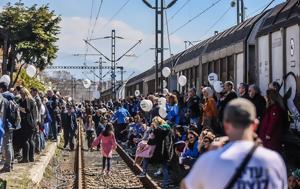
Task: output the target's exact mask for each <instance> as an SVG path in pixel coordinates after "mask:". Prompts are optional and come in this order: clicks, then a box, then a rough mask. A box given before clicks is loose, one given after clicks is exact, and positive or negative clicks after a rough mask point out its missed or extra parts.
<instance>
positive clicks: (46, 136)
mask: <svg viewBox="0 0 300 189" xmlns="http://www.w3.org/2000/svg"><path fill="white" fill-rule="evenodd" d="M234 86H235V85H234V83H232V82H230V81H227V82H225V83H224V91H223V92H221V93H216V92H215V90H214V89H213V88H211V87H210V86H203V87H201V89H200V90H197V89H195V88H191V89H189V90H188V93H186V94H185V93H182V94H181V93H179V92H178V91H172V92H168V93H164V94H160V93H156V94H149V95H148V96H142V95H138V96H134V97H129V98H127V99H120V100H118V101H115V102H113V101H111V100H110V101H108V102H105V103H104V102H101V101H95V102H93V103H84V102H80V103H75V102H74V101H72V100H70V99H68V98H63V97H61V96H60V94H59V92H56V91H52V90H49V91H47V93H46V94H43V93H42V92H40V91H38V90H37V89H34V88H32V89H30V90H28V89H26V88H22V87H16V88H14V89H8V86H7V85H6V84H5V83H0V93H1V95H0V106H1V116H2V117H1V118H2V120H1V121H2V122H0V125H3V129H4V131H3V132H2V133H4V135H3V138H2V145H1V147H2V148H1V149H2V150H1V152H2V160H3V162H4V167H3V168H2V169H1V172H8V171H11V170H12V168H13V162H14V159H18V162H19V163H28V162H34V160H35V154H36V153H40V152H41V151H43V149H45V143H46V141H47V140H48V141H49V140H51V141H54V142H55V141H57V135H58V133H60V132H61V131H62V130H63V137H64V148H69V150H74V138H75V137H76V130H77V128H78V124H82V125H83V126H84V130H85V133H86V142H87V143H86V145H87V147H88V149H89V150H90V151H93V150H100V151H101V155H102V156H103V167H102V168H103V174H105V173H107V174H110V172H111V167H112V165H111V158H112V152H113V150H114V149H116V147H117V145H116V144H117V143H119V144H121V145H122V146H123V147H124V148H126V149H127V151H128V152H129V154H130V155H131V156H132V157H134V159H135V163H136V165H140V166H141V167H142V169H143V172H142V173H141V174H140V175H138V176H139V177H145V176H146V175H147V173H148V166H149V164H157V165H159V168H158V170H157V172H156V173H154V175H155V176H160V175H162V177H163V187H168V186H169V185H170V184H172V182H175V183H177V184H179V182H180V181H181V180H183V182H182V188H222V187H224V186H226V188H232V186H234V185H238V186H239V187H238V188H240V187H241V188H247V187H246V186H248V185H249V186H250V185H251V186H252V185H253V186H254V185H255V186H257V188H259V187H263V186H264V187H263V188H287V187H288V186H289V188H290V189H293V188H299V187H300V181H299V180H300V179H299V177H300V175H299V174H300V170H299V169H296V170H294V171H293V172H292V173H290V174H289V175H290V177H289V180H288V181H289V182H287V174H288V173H287V172H286V166H285V163H284V161H283V158H282V157H281V154H282V146H283V145H282V138H283V134H284V132H285V131H286V130H288V126H289V121H290V119H289V115H288V110H287V108H286V106H285V102H284V98H283V97H282V96H281V95H280V92H279V90H280V85H279V84H278V83H276V82H272V83H270V85H269V88H268V90H267V91H266V96H263V95H262V93H261V91H260V89H259V87H258V86H256V85H247V84H246V83H240V84H239V85H238V90H237V91H235V90H234ZM197 92H198V93H197ZM143 100H148V101H151V110H150V111H145V110H143V107H142V106H141V103H143ZM162 109H163V110H165V112H162V111H161V110H162ZM213 176H214V177H215V178H222V179H218V181H217V180H216V182H211V180H210V178H211V177H213ZM258 185H259V186H258ZM221 186H222V187H221Z"/></svg>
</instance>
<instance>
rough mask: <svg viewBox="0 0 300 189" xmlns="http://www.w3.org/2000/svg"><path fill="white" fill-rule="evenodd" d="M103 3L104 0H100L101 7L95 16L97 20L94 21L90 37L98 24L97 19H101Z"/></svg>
mask: <svg viewBox="0 0 300 189" xmlns="http://www.w3.org/2000/svg"><path fill="white" fill-rule="evenodd" d="M102 4H103V0H101V2H100V5H99V8H98V12H97V15H96V18H95V22H94V25H93V27H92V31H91V35H90V39H91V38H92V37H93V34H94V31H95V27H96V24H97V21H98V19H99V16H100V12H101V9H102Z"/></svg>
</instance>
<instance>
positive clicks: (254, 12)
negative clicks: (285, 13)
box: [247, 0, 275, 18]
mask: <svg viewBox="0 0 300 189" xmlns="http://www.w3.org/2000/svg"><path fill="white" fill-rule="evenodd" d="M274 2H275V0H274V1H273V2H271V4H273V3H274ZM271 4H270V3H268V4H265V5H264V6H262V7H260V8H259V9H256V10H255V11H253V12H251V13H249V16H247V18H249V17H252V16H253V15H255V14H256V13H257V12H259V11H261V10H262V9H265V7H268V6H270V5H271Z"/></svg>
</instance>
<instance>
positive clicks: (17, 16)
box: [0, 2, 61, 85]
mask: <svg viewBox="0 0 300 189" xmlns="http://www.w3.org/2000/svg"><path fill="white" fill-rule="evenodd" d="M60 21H61V17H60V16H57V15H55V13H54V11H50V10H49V6H48V5H43V6H41V7H38V6H37V5H33V6H31V7H26V6H24V4H23V3H21V2H18V3H16V4H14V5H11V4H10V3H8V4H7V5H6V6H5V7H4V8H3V11H2V12H1V13H0V26H2V27H3V30H5V31H6V33H7V34H8V36H9V41H8V48H7V49H9V50H7V52H4V53H6V54H7V55H8V56H7V57H8V64H7V67H6V65H3V66H4V68H3V73H10V75H11V79H13V78H12V77H13V72H14V71H15V66H16V62H21V63H22V66H20V68H19V70H18V72H17V75H16V77H15V80H14V82H13V84H12V85H14V84H15V83H16V81H17V79H18V77H19V74H20V70H21V69H22V68H23V66H24V65H25V64H33V65H35V66H36V67H37V68H38V69H40V70H43V69H45V68H46V66H47V65H51V64H53V60H54V59H55V58H56V53H57V51H58V47H57V45H56V42H57V41H58V37H57V35H58V34H59V32H60V26H59V23H60Z"/></svg>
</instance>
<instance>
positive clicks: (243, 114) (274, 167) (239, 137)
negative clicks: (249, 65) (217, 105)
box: [181, 99, 287, 189]
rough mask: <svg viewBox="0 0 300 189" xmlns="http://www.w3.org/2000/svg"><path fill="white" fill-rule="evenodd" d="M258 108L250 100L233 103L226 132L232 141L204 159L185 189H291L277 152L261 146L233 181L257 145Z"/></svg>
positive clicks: (227, 111) (184, 183)
mask: <svg viewBox="0 0 300 189" xmlns="http://www.w3.org/2000/svg"><path fill="white" fill-rule="evenodd" d="M255 112H256V111H255V107H254V105H253V104H252V103H251V102H250V101H248V100H246V99H235V100H232V101H231V102H229V104H228V105H227V106H226V108H225V111H224V120H223V122H224V129H225V132H226V134H227V135H228V137H229V140H230V142H229V143H228V144H226V145H225V146H224V147H222V148H219V149H217V150H214V151H210V152H207V153H205V154H203V155H202V156H200V158H199V159H198V160H197V162H196V163H195V164H194V166H193V168H192V170H191V172H190V173H189V174H188V175H187V176H186V178H185V179H184V180H183V181H182V183H181V189H224V188H228V185H229V182H230V181H231V180H235V181H234V182H233V187H230V188H234V189H260V188H261V189H279V188H280V189H287V173H286V167H285V164H284V162H283V160H282V158H281V157H280V155H279V154H277V153H276V152H274V151H271V150H268V149H266V148H264V147H262V146H258V147H257V148H256V150H254V153H253V155H252V156H250V157H251V158H250V160H249V161H248V163H247V164H246V166H245V167H244V169H242V171H241V174H239V175H238V176H237V177H236V178H237V179H232V178H233V177H234V175H235V174H236V172H237V171H236V170H237V169H238V168H239V167H240V166H241V164H242V162H243V161H244V159H246V158H245V157H246V156H247V155H248V154H249V152H250V151H251V149H252V148H253V147H254V146H255V142H254V140H253V134H254V131H255V130H256V128H257V125H258V120H257V119H256V115H255V114H256V113H255Z"/></svg>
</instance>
